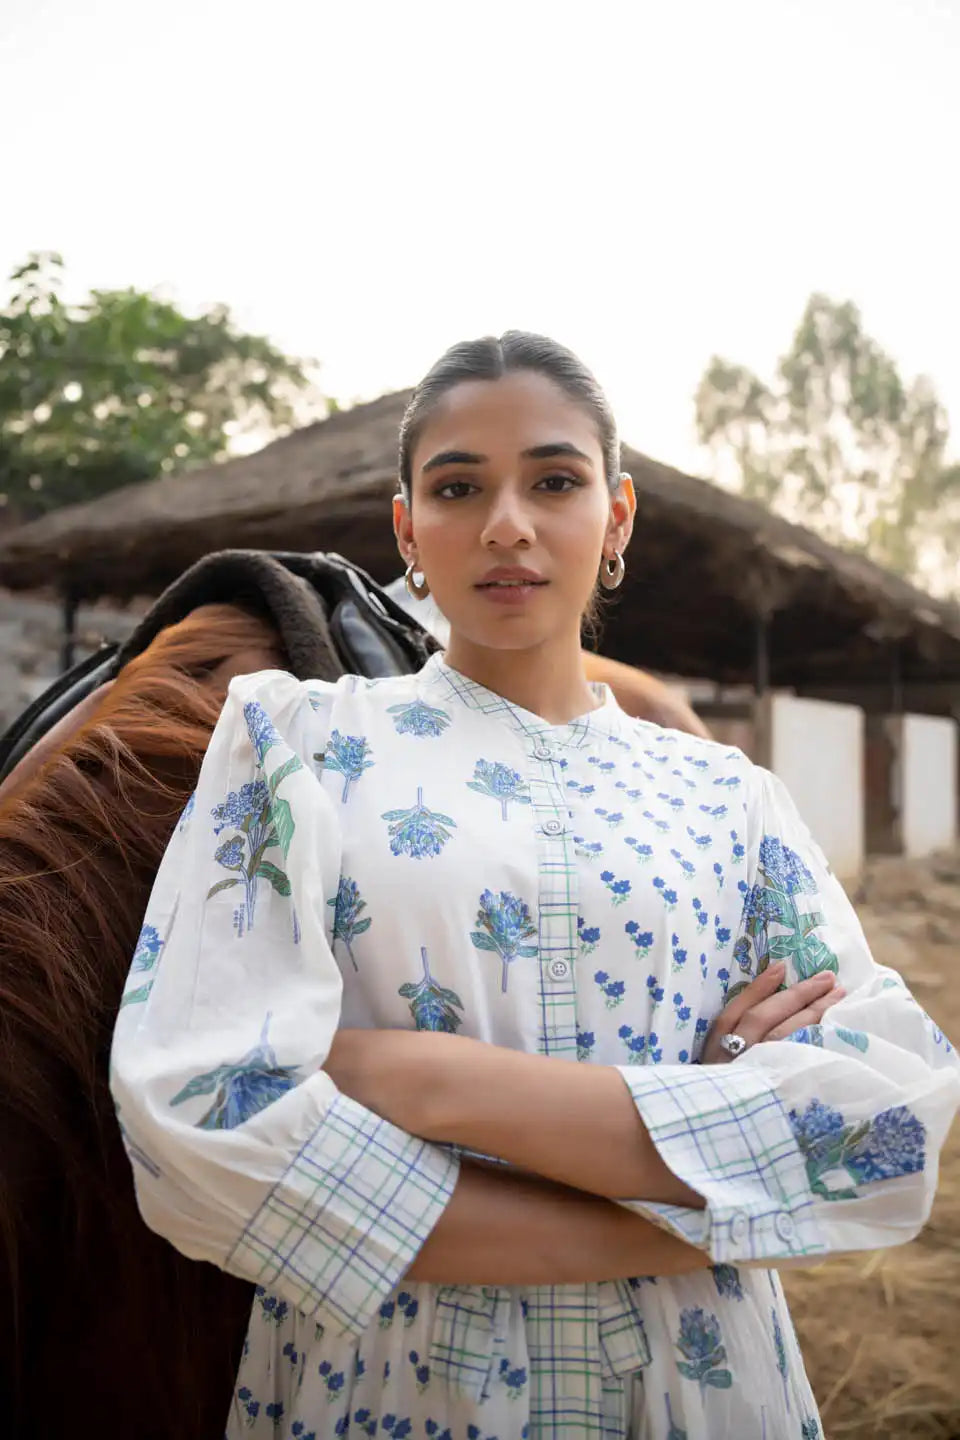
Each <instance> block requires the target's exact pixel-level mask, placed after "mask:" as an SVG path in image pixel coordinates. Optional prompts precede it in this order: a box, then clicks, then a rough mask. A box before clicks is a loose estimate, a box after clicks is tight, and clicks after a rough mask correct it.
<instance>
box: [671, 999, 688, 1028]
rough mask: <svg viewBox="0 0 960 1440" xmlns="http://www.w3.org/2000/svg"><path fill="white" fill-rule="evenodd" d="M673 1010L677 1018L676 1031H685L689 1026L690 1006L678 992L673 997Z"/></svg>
mask: <svg viewBox="0 0 960 1440" xmlns="http://www.w3.org/2000/svg"><path fill="white" fill-rule="evenodd" d="M673 1010H674V1014H675V1015H676V1017H677V1029H678V1030H685V1029H686V1028H687V1026H688V1025H689V1024H690V1006H689V1005H688V1004H687V1003H686V1001H685V1000H684V998H683V996H682V995H681V994H680V991H679V990H678V991H677V993H676V994H675V995H674V997H673Z"/></svg>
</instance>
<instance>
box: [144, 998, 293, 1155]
mask: <svg viewBox="0 0 960 1440" xmlns="http://www.w3.org/2000/svg"><path fill="white" fill-rule="evenodd" d="M269 1024H270V1015H269V1014H268V1015H267V1018H266V1019H265V1020H264V1022H263V1030H262V1031H261V1033H260V1043H259V1044H258V1045H255V1046H254V1048H253V1049H252V1050H249V1051H248V1052H247V1054H246V1055H244V1056H243V1058H242V1059H240V1060H238V1061H237V1063H236V1064H235V1065H218V1066H217V1068H216V1069H215V1070H208V1071H207V1072H206V1073H205V1074H202V1075H195V1076H194V1078H193V1079H192V1080H189V1081H188V1082H187V1084H186V1085H184V1087H183V1089H182V1090H179V1091H178V1092H177V1094H176V1095H174V1097H173V1099H172V1100H171V1101H170V1104H171V1105H182V1104H184V1103H185V1102H186V1101H187V1100H193V1099H195V1098H196V1097H197V1096H198V1095H214V1101H213V1104H212V1105H211V1106H210V1109H209V1110H207V1111H206V1113H205V1114H203V1115H202V1116H201V1117H200V1119H199V1120H197V1121H195V1122H194V1123H195V1125H196V1127H197V1129H198V1130H233V1129H235V1128H236V1126H238V1125H242V1124H243V1123H244V1121H245V1120H249V1119H250V1117H251V1116H252V1115H256V1114H257V1113H258V1112H259V1111H260V1110H265V1109H266V1107H267V1106H268V1105H272V1104H273V1102H274V1101H275V1100H279V1099H280V1097H281V1095H285V1094H286V1093H287V1091H288V1090H289V1089H291V1087H292V1086H293V1085H294V1084H295V1083H296V1078H295V1077H296V1073H297V1069H296V1066H294V1065H280V1064H278V1063H277V1057H276V1055H275V1053H274V1050H273V1047H272V1046H270V1045H268V1044H267V1029H268V1027H269Z"/></svg>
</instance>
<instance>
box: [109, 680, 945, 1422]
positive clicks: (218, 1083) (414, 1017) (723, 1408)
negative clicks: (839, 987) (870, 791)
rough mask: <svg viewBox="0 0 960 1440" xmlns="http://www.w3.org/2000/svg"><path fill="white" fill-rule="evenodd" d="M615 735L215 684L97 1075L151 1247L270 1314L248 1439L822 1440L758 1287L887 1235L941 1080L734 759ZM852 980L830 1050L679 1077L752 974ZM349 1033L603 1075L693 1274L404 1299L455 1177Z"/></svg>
mask: <svg viewBox="0 0 960 1440" xmlns="http://www.w3.org/2000/svg"><path fill="white" fill-rule="evenodd" d="M598 698H599V699H600V700H601V702H602V703H601V704H600V705H599V708H597V709H596V710H594V711H592V712H591V713H589V714H588V715H586V716H584V717H582V718H581V719H579V720H575V721H573V722H571V723H570V724H568V725H559V726H554V725H549V724H547V723H546V721H544V720H542V719H541V718H540V717H538V716H536V715H533V714H531V713H529V712H527V711H524V710H522V709H519V708H517V707H516V706H514V705H512V704H509V703H508V702H507V701H506V700H504V699H502V698H501V697H500V696H498V695H496V694H493V693H492V692H491V691H489V690H486V689H484V688H482V687H481V686H479V685H477V684H475V683H473V682H471V681H470V680H468V679H466V678H465V677H464V676H463V675H461V674H459V673H457V672H456V671H454V670H452V669H451V668H450V667H449V666H448V665H446V663H445V662H444V661H443V660H442V659H441V658H440V657H434V658H433V659H431V660H430V662H429V663H428V664H427V665H426V667H425V668H424V670H423V671H421V673H420V674H419V675H415V676H406V677H402V678H398V679H389V680H382V681H375V682H371V681H365V680H360V679H357V678H355V677H347V678H344V679H342V680H340V681H338V682H337V683H336V684H322V683H319V682H317V683H311V684H303V683H300V682H298V681H296V680H295V679H293V678H292V677H291V676H289V675H285V674H282V673H280V672H272V671H270V672H264V673H262V674H259V675H253V676H245V677H242V678H241V679H238V680H235V681H234V682H233V684H232V686H231V690H230V695H229V698H228V700H227V703H226V706H225V708H224V712H223V715H222V717H221V719H220V722H219V724H218V726H217V729H216V732H215V734H214V736H213V739H212V741H211V744H210V748H209V751H208V754H207V756H206V759H205V761H204V765H203V769H202V773H201V776H200V780H199V784H198V789H197V792H196V796H195V799H194V801H192V802H191V804H190V805H189V806H188V808H187V811H186V812H185V814H184V817H183V820H182V821H181V824H180V827H179V830H178V833H176V834H175V835H174V838H173V840H172V842H171V845H170V847H169V849H168V851H167V854H166V856H165V858H164V861H163V864H162V866H161V869H160V872H159V875H158V877H157V881H156V885H155V887H154V891H153V895H152V898H151V901H150V906H149V910H148V913H147V916H146V922H145V925H144V928H143V932H142V935H141V939H140V942H139V944H138V947H137V952H136V955H135V956H134V959H133V965H132V969H131V972H130V979H129V982H128V986H127V989H126V991H125V994H124V999H123V1006H122V1009H121V1012H120V1016H119V1019H118V1023H117V1029H116V1035H115V1041H114V1049H113V1059H112V1081H113V1089H114V1095H115V1098H116V1101H117V1104H118V1110H119V1114H120V1119H121V1123H122V1126H123V1128H124V1134H125V1139H126V1143H127V1147H128V1152H129V1154H130V1157H131V1160H132V1161H133V1164H134V1173H135V1177H136V1183H137V1189H138V1194H139V1201H140V1206H141V1209H142V1212H143V1214H144V1217H145V1219H146V1220H147V1222H148V1224H149V1225H150V1226H151V1227H152V1228H153V1229H155V1230H158V1231H159V1232H160V1233H162V1234H164V1235H166V1236H168V1237H169V1239H170V1240H171V1241H172V1242H173V1243H174V1244H175V1245H176V1246H177V1247H178V1248H179V1249H181V1250H182V1251H184V1252H185V1253H186V1254H187V1255H190V1256H194V1257H196V1258H198V1259H203V1260H209V1261H212V1262H213V1263H214V1264H217V1265H219V1266H221V1267H222V1268H224V1269H226V1270H229V1271H230V1272H232V1273H233V1274H236V1275H240V1276H244V1277H246V1278H248V1279H250V1280H251V1281H253V1282H255V1283H256V1285H257V1286H258V1287H259V1288H258V1290H257V1293H256V1299H255V1301H254V1305H253V1313H252V1317H251V1321H250V1329H249V1333H248V1338H247V1342H246V1345H245V1348H244V1357H243V1361H242V1365H241V1368H240V1373H239V1376H238V1379H237V1386H236V1391H235V1395H234V1400H233V1405H232V1408H231V1411H230V1414H229V1417H225V1422H226V1431H227V1435H228V1436H229V1437H231V1440H239V1437H241V1436H253V1437H257V1440H328V1437H331V1436H348V1437H366V1436H378V1437H385V1440H405V1437H411V1440H428V1437H432V1440H520V1437H528V1440H533V1437H574V1436H590V1437H593V1436H596V1437H608V1440H623V1437H628V1436H630V1437H637V1440H724V1437H726V1440H762V1437H767V1440H784V1437H796V1440H813V1437H819V1436H820V1427H819V1421H818V1418H817V1412H816V1406H815V1402H814V1399H813V1396H812V1394H811V1391H810V1387H809V1385H808V1383H807V1380H806V1377H805V1375H804V1370H803V1363H802V1360H801V1357H800V1354H799V1352H798V1349H797V1344H796V1340H795V1337H794V1332H793V1329H792V1326H791V1323H790V1319H789V1316H788V1313H787V1309H786V1306H785V1304H784V1300H783V1294H782V1290H781V1287H780V1284H779V1282H778V1279H777V1276H776V1274H775V1271H774V1268H773V1267H776V1266H778V1265H783V1264H790V1263H791V1262H793V1263H796V1262H798V1261H802V1260H803V1259H804V1258H805V1257H814V1258H815V1257H819V1256H822V1255H827V1254H829V1253H830V1252H831V1251H846V1250H851V1249H856V1248H868V1247H875V1246H883V1245H888V1244H891V1243H896V1242H897V1241H902V1240H906V1239H908V1238H909V1237H910V1236H912V1235H914V1234H915V1233H916V1232H917V1230H918V1229H919V1228H920V1226H921V1225H922V1224H923V1222H924V1219H925V1217H926V1216H927V1214H928V1211H929V1207H930V1203H931V1199H932V1195H933V1192H934V1188H935V1184H936V1175H937V1154H938V1150H939V1148H940V1145H941V1143H942V1141H943V1138H944V1136H945V1133H946V1130H947V1128H948V1126H949V1123H950V1120H951V1118H952V1115H953V1112H954V1110H955V1108H956V1104H957V1100H958V1094H960V1079H958V1066H957V1057H956V1054H955V1053H953V1052H952V1051H951V1047H950V1046H949V1044H948V1043H947V1041H946V1040H945V1039H944V1037H943V1036H942V1035H941V1034H940V1032H939V1031H938V1030H937V1029H936V1028H935V1026H934V1025H933V1024H932V1022H931V1021H930V1020H929V1018H928V1017H927V1016H926V1015H925V1014H924V1012H923V1011H922V1010H921V1008H920V1007H919V1005H917V1004H916V1002H915V1001H914V1000H913V999H912V998H911V996H910V995H909V994H908V992H907V990H906V988H905V987H904V984H903V982H902V981H901V979H900V978H899V976H897V975H896V974H894V973H892V972H891V971H889V970H884V969H881V968H879V967H877V966H876V965H875V964H874V963H873V961H872V960H871V958H870V955H869V953H868V950H867V946H866V944H865V941H864V938H863V934H862V932H861V930H860V927H859V924H858V923H857V920H856V917H855V914H854V912H853V910H852V908H851V906H850V904H849V903H848V901H847V899H846V897H845V896H844V893H843V891H842V890H841V888H840V886H839V885H838V884H837V883H836V881H835V880H834V879H833V878H832V876H831V875H830V873H829V871H828V869H827V867H826V865H825V862H824V860H823V858H822V855H821V853H820V851H819V850H818V848H817V847H816V846H815V845H814V844H813V842H812V841H811V839H810V837H809V835H808V833H807V831H806V830H805V828H804V826H803V825H802V823H801V822H800V820H799V818H798V816H797V813H796V811H795V809H794V807H793V804H792V803H791V801H790V799H789V797H788V796H787V795H786V793H785V792H784V790H783V788H782V786H781V785H780V784H779V783H778V782H777V781H776V780H775V779H774V778H773V777H772V776H770V775H768V774H767V773H765V772H764V771H761V770H759V769H757V768H755V767H754V766H752V765H751V764H750V763H749V762H748V761H747V760H746V758H745V757H744V756H743V754H742V753H741V752H739V751H737V750H729V749H727V748H725V747H723V746H720V745H717V744H713V743H710V742H706V741H702V740H698V739H692V738H690V737H689V736H687V735H682V734H679V733H676V732H672V731H667V732H664V731H661V730H659V729H658V728H657V727H656V726H653V725H649V724H646V723H643V722H639V721H634V720H631V719H628V718H627V717H626V716H625V715H624V714H623V712H622V711H621V710H620V709H619V708H618V706H617V705H616V702H615V701H614V700H613V698H612V697H611V695H610V694H609V692H600V694H599V696H598ZM775 959H785V960H787V961H788V964H789V971H790V978H791V979H795V978H796V977H798V976H799V977H802V976H806V975H809V974H812V973H813V972H815V971H817V970H821V969H823V968H830V969H833V970H837V971H839V974H840V977H841V980H842V981H843V983H844V984H845V985H846V987H847V989H848V991H849V995H848V996H847V998H846V999H844V1000H843V1001H842V1002H841V1003H840V1004H839V1005H838V1006H837V1007H836V1008H835V1009H833V1010H831V1011H830V1016H829V1023H824V1024H823V1025H821V1026H817V1027H813V1028H809V1029H807V1030H806V1031H803V1032H802V1033H800V1034H798V1035H795V1036H794V1037H793V1038H792V1041H790V1042H787V1041H783V1042H779V1043H772V1044H766V1045H762V1046H758V1047H756V1048H754V1049H752V1050H749V1051H748V1052H747V1053H746V1055H744V1056H743V1057H742V1058H741V1059H739V1060H737V1061H736V1062H735V1063H734V1064H730V1065H715V1066H701V1065H699V1064H698V1063H697V1059H698V1055H699V1053H700V1049H701V1047H702V1044H703V1040H704V1036H705V1035H706V1032H707V1030H708V1027H709V1025H710V1022H711V1021H712V1019H713V1018H714V1016H715V1015H716V1014H717V1013H718V1011H719V1010H720V1009H721V1007H722V1006H723V1004H724V999H725V997H729V996H730V995H731V994H732V993H733V991H734V990H735V989H736V988H737V987H739V986H742V985H743V984H745V983H746V982H747V981H748V980H749V979H750V978H751V977H752V976H755V975H756V974H757V973H758V972H759V971H760V970H762V969H763V968H764V967H765V966H766V965H767V964H768V963H770V962H772V961H773V960H775ZM338 1025H344V1026H350V1027H356V1026H373V1027H377V1028H389V1027H397V1026H399V1027H419V1028H421V1029H434V1030H447V1031H455V1032H457V1033H459V1034H462V1035H472V1036H476V1037H478V1038H479V1039H481V1040H486V1041H489V1042H491V1043H493V1044H496V1045H504V1046H511V1047H514V1048H518V1049H522V1050H528V1051H534V1052H539V1053H540V1054H544V1055H557V1056H566V1057H576V1058H577V1059H579V1060H580V1061H582V1062H583V1063H584V1064H603V1065H615V1066H618V1067H619V1068H620V1069H621V1073H622V1075H623V1077H624V1080H625V1081H626V1083H627V1085H628V1086H629V1089H630V1091H631V1094H632V1096H633V1099H634V1101H635V1103H636V1105H637V1108H638V1111H639V1113H640V1115H641V1116H642V1118H643V1120H644V1121H645V1123H646V1125H647V1127H648V1129H649V1132H650V1134H651V1136H652V1138H653V1141H654V1143H655V1144H656V1146H657V1147H658V1149H659V1151H660V1153H661V1155H662V1156H663V1158H664V1160H665V1161H666V1163H667V1164H668V1165H669V1166H670V1168H671V1169H672V1170H673V1171H674V1172H675V1173H676V1174H677V1175H679V1176H681V1177H682V1178H683V1179H684V1180H685V1181H686V1182H687V1183H688V1184H689V1185H691V1186H692V1187H693V1188H694V1189H695V1190H697V1191H698V1192H699V1193H700V1194H701V1195H703V1196H704V1197H705V1200H706V1209H705V1210H703V1211H694V1210H687V1209H684V1208H682V1207H676V1206H657V1205H651V1204H646V1203H645V1202H644V1201H643V1198H642V1197H638V1198H636V1199H634V1200H624V1201H623V1203H624V1204H628V1205H630V1206H631V1208H633V1209H635V1210H636V1211H638V1212H639V1213H642V1214H646V1215H649V1216H651V1217H652V1218H654V1219H655V1220H657V1221H658V1223H660V1224H662V1225H664V1226H666V1227H667V1228H669V1229H671V1230H673V1231H674V1232H675V1233H678V1234H680V1235H682V1236H684V1237H685V1238H687V1239H688V1240H690V1241H692V1242H693V1243H694V1244H696V1245H698V1246H701V1247H702V1248H703V1249H704V1251H706V1252H708V1254H709V1259H710V1260H711V1261H712V1265H711V1266H710V1268H704V1269H703V1270H702V1271H699V1272H697V1273H694V1274H691V1275H688V1276H685V1277H681V1278H678V1279H670V1278H664V1277H660V1278H649V1277H642V1276H640V1277H634V1278H627V1277H625V1278H624V1279H623V1280H621V1281H618V1282H615V1283H614V1282H611V1283H602V1284H588V1285H565V1286H541V1287H522V1286H516V1287H506V1286H503V1287H486V1288H482V1289H481V1288H471V1287H468V1286H458V1285H437V1286H427V1285H416V1284H411V1283H408V1282H406V1281H405V1280H404V1275H405V1273H406V1272H407V1270H408V1269H409V1267H410V1265H411V1262H412V1261H413V1259H414V1257H415V1256H416V1254H417V1252H418V1250H419V1248H420V1247H421V1245H422V1244H423V1243H424V1240H425V1239H426V1237H427V1235H428V1234H429V1233H430V1231H431V1229H432V1228H433V1226H434V1225H435V1224H436V1223H437V1220H438V1219H439V1217H440V1215H441V1213H442V1211H443V1209H444V1206H445V1205H446V1204H447V1203H448V1201H449V1199H450V1196H451V1194H452V1191H453V1188H454V1184H455V1181H456V1178H457V1171H458V1165H459V1158H458V1156H457V1154H456V1153H454V1152H453V1151H451V1150H450V1149H448V1148H445V1147H441V1146H436V1145H432V1144H428V1143H426V1142H424V1141H422V1140H419V1139H417V1138H415V1137H413V1136H410V1135H408V1134H406V1133H405V1132H403V1131H402V1130H400V1129H398V1128H397V1127H396V1126H394V1125H391V1124H389V1123H387V1122H386V1121H384V1120H382V1119H380V1118H379V1117H378V1116H376V1115H374V1114H372V1113H371V1112H370V1111H368V1110H366V1109H364V1108H363V1107H362V1106H361V1105H359V1104H356V1103H355V1102H354V1101H352V1100H350V1099H348V1098H346V1097H345V1096H343V1095H341V1094H339V1093H338V1092H337V1090H336V1088H335V1086H334V1084H333V1082H332V1081H331V1080H330V1079H329V1077H328V1076H327V1075H326V1074H325V1073H323V1071H322V1070H321V1069H320V1067H321V1065H322V1064H323V1061H324V1058H325V1056H326V1054H327V1051H328V1048H329V1045H330V1042H331V1037H332V1035H333V1033H334V1031H335V1029H336V1028H337V1026H338Z"/></svg>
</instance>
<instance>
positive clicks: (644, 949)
mask: <svg viewBox="0 0 960 1440" xmlns="http://www.w3.org/2000/svg"><path fill="white" fill-rule="evenodd" d="M623 928H624V930H625V931H626V932H627V934H628V935H629V936H630V939H631V940H632V941H633V945H634V948H635V949H636V952H637V959H638V960H646V958H647V956H648V955H649V954H650V951H651V949H652V948H653V931H652V930H641V929H640V926H639V925H638V924H637V922H636V920H628V921H627V923H626V925H624V927H623Z"/></svg>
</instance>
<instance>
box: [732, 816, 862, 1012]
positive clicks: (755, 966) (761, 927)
mask: <svg viewBox="0 0 960 1440" xmlns="http://www.w3.org/2000/svg"><path fill="white" fill-rule="evenodd" d="M757 869H758V874H759V877H760V878H759V880H758V881H757V882H756V883H755V884H754V885H753V887H752V888H750V889H748V890H747V891H746V898H745V900H744V906H743V915H742V918H741V922H740V927H741V931H742V934H741V935H740V936H739V937H738V939H737V943H736V945H735V947H734V957H735V959H736V961H737V964H738V965H739V966H740V969H741V970H742V971H744V974H745V978H744V979H743V980H741V981H740V982H739V984H737V985H735V986H734V987H733V988H732V989H731V991H730V996H731V998H732V997H733V996H734V995H735V994H736V993H738V992H739V991H740V990H742V989H744V987H745V986H746V985H747V984H748V978H746V977H749V976H751V975H760V974H762V973H763V971H764V970H766V969H767V967H768V966H769V965H772V964H773V963H774V962H775V961H777V960H786V961H789V962H790V963H791V964H792V965H793V968H794V970H795V971H796V975H797V979H798V980H808V979H809V978H810V976H811V975H816V974H818V973H819V972H820V971H821V970H832V971H833V972H834V973H836V972H837V970H838V969H839V962H838V960H837V957H836V955H835V954H834V953H833V951H832V950H831V949H830V947H829V946H828V945H827V943H826V942H825V941H824V940H823V939H821V938H820V937H819V936H818V935H817V934H816V931H817V930H818V929H820V927H821V926H822V925H823V923H824V920H823V915H822V914H821V913H820V911H819V910H817V909H809V910H805V911H803V912H801V910H800V909H799V906H798V897H800V896H803V895H807V896H810V897H815V896H816V894H817V883H816V881H815V880H814V878H813V876H812V874H811V873H810V871H809V869H808V868H807V866H806V865H805V864H804V863H803V861H802V860H801V859H800V857H799V855H798V854H797V853H796V851H795V850H791V849H790V847H789V845H785V844H784V843H783V841H782V840H781V839H780V838H779V837H778V836H776V835H765V836H764V837H763V839H762V841H761V842H760V855H759V861H758V866H757ZM771 926H777V927H779V929H780V931H781V933H779V934H777V935H771V933H770V927H771Z"/></svg>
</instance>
